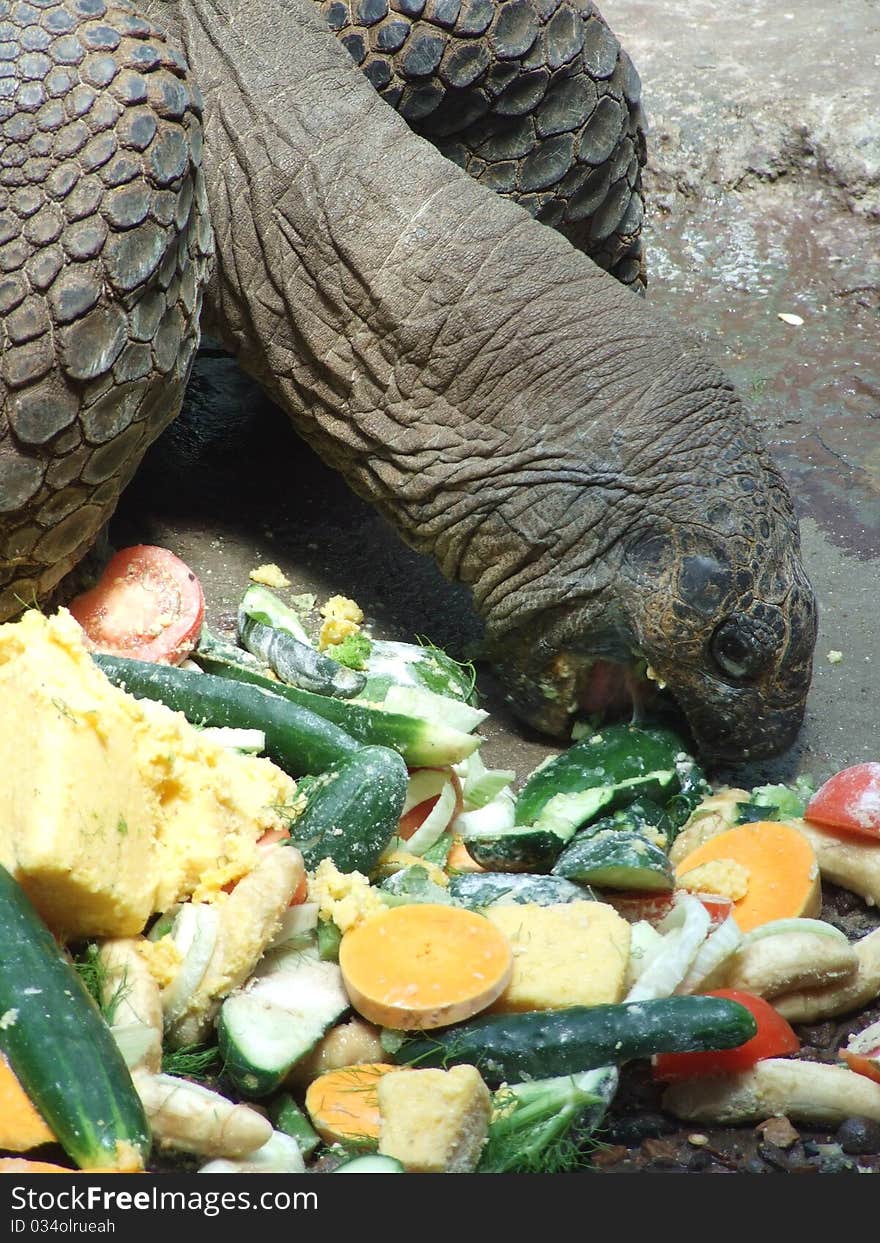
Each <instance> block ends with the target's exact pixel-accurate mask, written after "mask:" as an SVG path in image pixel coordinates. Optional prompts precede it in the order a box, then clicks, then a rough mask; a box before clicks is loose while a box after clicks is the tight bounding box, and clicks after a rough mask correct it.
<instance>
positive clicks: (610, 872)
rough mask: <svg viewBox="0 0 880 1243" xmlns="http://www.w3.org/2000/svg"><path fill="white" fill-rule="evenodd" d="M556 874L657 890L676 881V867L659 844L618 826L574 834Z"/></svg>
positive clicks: (611, 885)
mask: <svg viewBox="0 0 880 1243" xmlns="http://www.w3.org/2000/svg"><path fill="white" fill-rule="evenodd" d="M553 875H554V876H564V877H566V878H567V879H568V880H574V881H579V882H581V883H583V884H588V885H597V886H598V887H599V888H600V889H601V888H602V887H603V886H604V887H605V888H608V889H641V890H658V889H672V887H673V885H674V884H675V869H674V868H673V866H672V864H671V863H670V862H669V859H668V857H667V856H666V854H665V853H664V852H663V851H662V850H661V849H660V848H659V847H658V846H655V845H654V843H653V842H649V841H648V839H647V838H645V837H642V836H641V834H639V833H627V832H624V831H622V830H619V829H605V830H603V831H602V832H601V833H596V834H591V835H590V836H588V837H584V838H575V840H574V841H573V842H570V843H569V845H568V846H566V848H565V849H564V850H563V852H562V854H561V855H560V856H559V858H558V859H557V860H556V862H555V864H554V865H553Z"/></svg>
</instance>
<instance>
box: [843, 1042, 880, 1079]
mask: <svg viewBox="0 0 880 1243" xmlns="http://www.w3.org/2000/svg"><path fill="white" fill-rule="evenodd" d="M840 1056H841V1058H842V1059H843V1061H844V1062H846V1064H847V1066H848V1067H849V1068H850V1070H854V1071H855V1072H856V1074H857V1075H864V1076H865V1078H866V1079H873V1080H874V1082H875V1083H880V1059H878V1058H876V1057H865V1055H864V1054H863V1053H850V1051H849V1049H841V1050H840Z"/></svg>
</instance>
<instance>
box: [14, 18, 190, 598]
mask: <svg viewBox="0 0 880 1243" xmlns="http://www.w3.org/2000/svg"><path fill="white" fill-rule="evenodd" d="M0 41H2V43H3V46H4V47H5V48H6V49H7V50H8V49H10V48H11V49H12V50H13V52H14V55H13V56H12V58H11V59H10V58H4V60H3V61H2V64H0V125H2V133H3V140H4V141H3V146H2V149H0V150H2V154H0V334H2V336H0V620H3V619H4V618H7V617H9V616H11V615H12V614H14V613H15V612H17V611H19V610H20V608H21V606H22V604H23V603H24V604H27V603H32V602H33V600H34V599H35V598H37V599H41V598H44V597H45V596H46V595H47V594H48V593H49V592H50V591H51V590H52V588H53V587H54V586H55V585H56V584H57V583H58V582H59V580H60V579H61V578H62V577H63V576H64V575H65V574H66V573H67V572H68V571H69V570H70V569H71V567H72V566H73V565H74V564H75V563H76V562H77V561H78V560H79V559H80V558H81V557H82V556H83V554H84V553H85V552H86V551H87V549H88V548H89V546H90V545H91V544H92V542H93V541H94V539H95V537H96V534H97V532H98V531H99V530H100V528H101V526H102V524H103V523H104V522H105V521H106V519H107V518H108V517H109V516H110V514H111V513H112V512H113V509H114V507H115V505H116V502H117V500H118V498H119V495H120V492H121V491H122V489H123V488H124V487H125V485H126V483H127V482H128V480H129V479H130V478H131V476H132V474H133V473H134V471H135V469H136V467H137V465H138V463H139V462H140V459H141V457H142V456H143V453H144V451H145V450H146V448H147V446H148V445H149V444H150V442H151V441H152V440H154V439H155V438H156V436H157V435H158V434H159V432H160V431H161V430H162V429H163V428H164V427H165V426H166V425H167V424H168V423H169V422H170V420H171V419H172V418H174V416H175V415H176V414H177V412H178V410H179V408H180V403H181V401H182V398H183V390H184V387H185V384H186V380H187V376H188V374H189V369H190V364H191V362H192V358H193V356H194V354H195V349H196V346H197V344H198V336H199V313H200V308H201V298H202V289H203V286H204V283H205V281H206V279H207V276H208V273H209V267H210V256H211V253H212V237H211V229H210V224H209V221H208V217H207V211H206V200H205V191H204V184H203V181H202V176H201V171H200V158H201V102H200V98H199V94H198V90H197V88H196V87H195V86H194V85H193V84H192V82H191V80H190V78H189V74H188V70H187V66H186V64H185V62H184V60H183V58H182V56H181V55H180V53H179V52H178V51H177V50H176V49H175V48H173V47H171V46H170V45H169V44H168V42H167V41H166V40H165V38H164V36H163V35H161V34H160V33H159V32H158V31H157V30H156V29H155V28H154V27H153V26H152V25H151V23H150V22H148V21H147V20H146V19H144V18H143V17H141V16H139V15H138V14H137V13H136V11H135V10H134V8H133V7H132V6H130V5H129V4H127V3H126V2H125V0H118V2H113V3H107V4H105V3H104V0H64V2H63V3H61V2H60V0H39V2H38V3H35V4H34V5H30V4H20V5H16V6H14V7H13V6H11V5H10V4H8V3H5V2H3V3H0Z"/></svg>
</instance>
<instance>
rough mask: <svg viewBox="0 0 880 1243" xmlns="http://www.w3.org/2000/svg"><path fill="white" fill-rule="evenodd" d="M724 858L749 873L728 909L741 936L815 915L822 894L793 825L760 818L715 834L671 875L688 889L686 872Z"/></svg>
mask: <svg viewBox="0 0 880 1243" xmlns="http://www.w3.org/2000/svg"><path fill="white" fill-rule="evenodd" d="M727 859H729V860H732V861H733V862H734V863H737V864H739V865H740V866H741V867H743V868H744V869H745V871H746V873H747V874H748V889H747V892H746V893H745V895H744V896H743V897H741V898H738V899H737V900H736V901H735V902H734V904H733V911H732V914H733V917H734V919H735V920H736V922H737V923H738V924H739V926H740V928H741V929H742V931H743V932H749V931H751V929H752V928H757V927H759V926H760V925H761V924H767V923H769V922H770V921H771V920H774V919H795V918H798V917H800V916H807V917H814V916H816V915H818V914H819V909H820V907H821V904H822V891H821V887H820V884H819V865H818V863H817V861H816V853H815V851H814V850H813V847H812V846H811V845H810V843H809V842H808V841H807V839H806V838H805V837H804V835H803V834H802V833H799V832H798V831H797V829H794V828H792V827H791V825H788V824H785V823H784V822H782V821H777V820H760V821H758V822H757V823H755V824H741V825H739V826H738V827H737V828H734V829H728V830H727V832H726V833H719V834H718V836H717V837H713V838H710V840H709V841H707V842H704V843H703V844H702V846H698V847H697V849H696V850H693V851H691V853H690V854H689V855H687V856H686V857H685V858H684V859H682V861H681V862H680V863H679V865H678V867H677V868H676V872H675V875H676V880H677V883H678V884H679V885H681V886H684V887H685V888H687V886H688V873H693V872H694V871H695V869H696V868H698V867H701V866H702V865H703V864H705V863H712V862H720V861H722V860H727ZM695 879H696V878H695Z"/></svg>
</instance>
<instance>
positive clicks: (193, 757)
mask: <svg viewBox="0 0 880 1243" xmlns="http://www.w3.org/2000/svg"><path fill="white" fill-rule="evenodd" d="M295 795H296V785H295V783H294V782H293V780H292V779H291V778H290V777H288V776H287V775H286V774H285V773H283V772H282V771H281V770H280V769H279V768H276V767H275V765H274V764H272V763H271V762H270V761H269V760H266V759H260V758H257V757H254V756H244V755H239V754H236V753H234V752H232V751H229V750H227V749H225V748H224V747H222V746H220V745H218V744H217V743H213V742H210V741H207V740H205V739H204V738H202V736H201V735H200V733H199V731H198V730H197V729H194V728H193V727H192V726H191V725H190V724H189V723H188V722H187V721H186V719H185V718H184V716H183V715H182V714H181V713H178V712H172V711H171V710H170V709H168V708H166V707H164V706H163V705H162V704H157V703H152V702H150V701H147V700H137V699H135V698H134V697H133V696H131V695H128V694H126V693H125V692H124V691H122V690H120V689H119V688H117V687H115V686H112V685H111V684H110V682H109V681H108V680H107V678H106V677H105V676H104V674H103V673H102V672H101V671H100V669H99V668H98V667H97V665H96V664H95V663H94V662H93V661H92V659H91V658H90V656H89V653H88V651H87V649H86V647H85V644H84V640H83V633H82V631H81V630H80V628H79V626H78V625H77V623H76V622H75V621H74V619H73V618H72V617H71V616H70V614H69V613H67V612H66V610H61V611H60V612H59V613H57V614H56V615H55V616H53V617H49V618H47V617H44V616H42V615H41V614H40V613H37V612H35V611H30V612H27V613H25V615H24V617H23V618H22V620H21V621H20V622H16V623H10V624H7V625H3V626H0V864H2V865H3V866H4V867H5V868H7V870H8V871H10V872H11V873H12V874H13V875H14V876H15V877H16V879H17V880H18V881H19V882H20V884H21V885H22V886H23V888H24V889H25V890H26V892H27V893H28V894H29V896H30V898H31V900H32V901H33V903H34V905H35V906H36V907H37V909H38V911H39V912H40V914H41V915H42V916H43V918H44V919H45V920H46V922H47V923H48V924H49V925H50V927H51V928H52V929H53V931H54V932H56V933H57V934H58V935H60V936H62V937H74V936H110V937H120V936H123V937H124V936H134V935H136V934H137V933H139V932H140V931H141V930H142V929H143V927H144V925H145V923H146V921H147V920H148V919H149V917H150V915H152V914H153V913H154V912H156V911H162V910H165V909H166V908H167V907H168V906H170V905H171V904H172V903H174V902H176V901H179V900H181V899H184V898H187V897H189V895H190V894H191V893H192V892H193V890H194V889H195V888H196V887H197V886H198V885H199V883H200V881H201V878H202V877H203V875H204V874H205V873H206V872H207V871H208V870H209V869H216V868H218V867H219V868H223V869H224V870H225V872H226V874H231V875H233V876H235V877H240V876H243V875H244V874H245V873H247V872H249V871H250V870H251V869H252V868H253V866H254V864H255V863H256V859H257V851H256V841H257V839H258V838H259V837H261V836H262V834H263V833H264V832H265V831H266V830H267V829H273V828H282V827H284V825H285V821H284V820H283V818H282V816H281V815H280V808H282V807H284V806H286V805H288V804H290V803H291V802H292V800H293V799H294V798H295Z"/></svg>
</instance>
